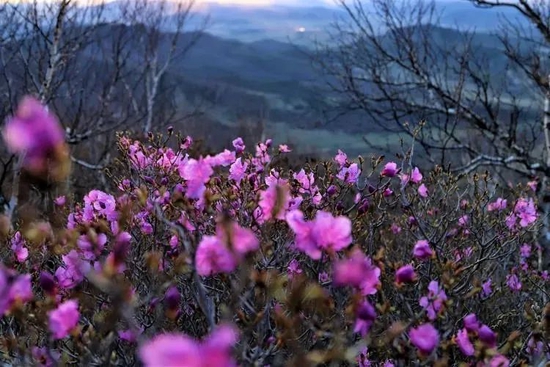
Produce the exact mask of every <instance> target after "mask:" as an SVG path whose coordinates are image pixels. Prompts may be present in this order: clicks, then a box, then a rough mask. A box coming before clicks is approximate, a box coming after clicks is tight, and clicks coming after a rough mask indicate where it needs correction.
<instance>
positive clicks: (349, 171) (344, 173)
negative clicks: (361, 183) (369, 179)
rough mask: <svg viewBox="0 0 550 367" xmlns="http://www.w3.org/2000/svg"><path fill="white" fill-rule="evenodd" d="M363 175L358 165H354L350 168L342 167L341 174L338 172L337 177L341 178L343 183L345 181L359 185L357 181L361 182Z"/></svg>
mask: <svg viewBox="0 0 550 367" xmlns="http://www.w3.org/2000/svg"><path fill="white" fill-rule="evenodd" d="M360 175H361V169H360V168H359V166H358V165H357V163H352V164H351V165H350V166H349V167H342V169H341V170H340V172H338V175H336V177H337V178H339V179H340V180H342V181H345V182H346V183H352V184H354V183H357V180H359V176H360Z"/></svg>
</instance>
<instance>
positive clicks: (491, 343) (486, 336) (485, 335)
mask: <svg viewBox="0 0 550 367" xmlns="http://www.w3.org/2000/svg"><path fill="white" fill-rule="evenodd" d="M477 335H478V336H479V340H481V341H482V342H483V343H485V344H486V345H487V346H488V347H489V348H494V347H495V346H496V345H497V335H496V334H495V333H494V331H493V330H491V328H490V327H489V326H487V325H482V326H481V327H480V328H479V330H478V331H477Z"/></svg>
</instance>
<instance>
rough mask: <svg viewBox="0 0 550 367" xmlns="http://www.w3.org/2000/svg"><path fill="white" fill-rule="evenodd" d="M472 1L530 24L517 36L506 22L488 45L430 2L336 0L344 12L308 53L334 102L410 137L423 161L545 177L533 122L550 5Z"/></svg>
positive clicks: (544, 68)
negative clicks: (324, 41) (445, 22)
mask: <svg viewBox="0 0 550 367" xmlns="http://www.w3.org/2000/svg"><path fill="white" fill-rule="evenodd" d="M473 2H475V3H477V5H478V6H513V7H515V8H516V9H518V10H519V11H520V13H521V14H523V15H524V16H525V17H527V19H528V20H530V22H531V23H530V24H532V25H534V26H535V27H524V28H523V29H521V31H522V32H523V33H522V35H523V36H522V37H519V36H518V32H520V29H519V28H520V27H519V26H515V23H513V22H512V20H509V21H506V20H505V21H504V22H503V25H502V29H500V30H499V34H498V36H499V38H500V40H501V41H502V42H500V44H498V45H497V44H490V45H488V44H483V42H480V39H481V38H479V37H477V35H476V34H475V33H474V32H472V31H469V30H467V29H455V30H451V29H448V28H444V27H441V26H440V25H441V22H440V14H439V13H438V11H437V8H436V4H435V2H433V1H429V0H428V1H423V0H418V1H416V0H411V1H392V0H373V1H371V2H368V4H367V2H363V1H359V0H352V1H345V0H341V6H342V8H343V9H344V10H345V11H346V18H345V19H343V20H342V21H339V22H338V23H337V24H336V25H335V32H334V34H333V37H332V42H331V44H329V45H328V46H326V47H321V48H319V49H318V51H319V52H318V54H317V57H316V60H317V61H318V65H320V66H321V67H322V70H324V71H325V72H326V73H327V74H328V75H329V83H330V86H331V87H332V88H333V90H334V91H336V92H337V93H339V94H340V96H341V97H344V98H342V100H343V101H345V105H344V106H341V107H343V108H344V109H345V110H346V111H350V110H351V111H353V110H355V111H363V112H366V114H367V116H368V117H369V118H370V120H371V121H372V122H373V123H374V124H376V125H377V126H378V127H379V128H380V129H382V130H383V131H386V132H389V133H394V134H403V133H405V134H408V135H410V136H411V137H412V136H413V135H414V138H415V140H416V141H417V143H419V145H420V146H421V147H422V148H423V150H424V152H425V153H426V154H425V156H426V157H428V159H430V160H431V162H432V163H437V164H445V163H449V162H452V163H453V164H454V167H453V168H454V170H456V171H461V172H470V171H472V170H475V169H477V168H479V167H487V166H491V167H499V168H500V169H506V170H511V171H514V172H518V173H520V174H522V175H534V174H537V173H541V174H543V175H549V174H550V164H549V161H548V156H550V154H548V152H546V153H545V152H544V149H543V146H544V141H543V139H541V137H542V136H543V135H544V134H543V132H544V131H545V130H546V129H545V128H544V129H543V125H542V123H541V119H542V111H543V102H544V97H545V95H546V94H547V93H548V82H547V78H546V77H545V75H546V74H547V73H548V71H549V69H548V67H549V65H550V64H549V63H548V62H545V61H542V60H541V58H540V56H541V55H540V54H539V52H540V51H542V50H543V49H546V50H548V46H549V45H550V44H549V42H548V19H549V18H548V9H549V8H550V5H549V4H550V3H548V2H547V1H539V2H538V3H537V5H536V6H535V5H533V7H531V6H530V5H529V4H531V3H534V2H532V1H529V2H528V1H527V0H525V1H519V2H518V1H510V2H509V4H508V5H504V2H503V1H473ZM490 3H492V4H490ZM512 3H517V4H516V5H512ZM512 31H515V32H516V33H517V34H515V35H514V34H513V32H512ZM526 32H530V36H529V37H528V38H526ZM541 36H542V37H541ZM526 60H529V61H530V62H529V63H527V62H526ZM419 121H421V123H422V125H423V128H422V129H421V130H420V132H418V130H417V129H415V128H414V127H415V125H416V123H418V122H419ZM366 138H367V139H368V135H367V136H366Z"/></svg>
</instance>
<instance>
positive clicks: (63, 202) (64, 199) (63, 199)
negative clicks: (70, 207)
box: [54, 196, 67, 206]
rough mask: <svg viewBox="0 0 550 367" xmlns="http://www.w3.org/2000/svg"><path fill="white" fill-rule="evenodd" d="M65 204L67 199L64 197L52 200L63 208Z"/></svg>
mask: <svg viewBox="0 0 550 367" xmlns="http://www.w3.org/2000/svg"><path fill="white" fill-rule="evenodd" d="M66 202H67V199H66V198H65V196H59V197H58V198H56V199H55V200H54V203H55V205H57V206H63V205H65V203H66Z"/></svg>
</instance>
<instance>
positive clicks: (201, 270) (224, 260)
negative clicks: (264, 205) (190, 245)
mask: <svg viewBox="0 0 550 367" xmlns="http://www.w3.org/2000/svg"><path fill="white" fill-rule="evenodd" d="M259 246H260V242H259V241H258V239H257V238H256V236H255V235H254V233H253V232H252V231H251V230H249V229H245V228H242V227H240V226H239V225H238V224H237V223H235V222H232V223H228V224H221V223H220V224H218V225H217V226H216V236H204V237H203V238H202V241H201V242H200V243H199V246H198V248H197V252H196V254H195V266H196V268H197V273H198V274H199V275H203V276H208V275H214V274H217V273H230V272H232V271H233V270H235V268H236V266H237V262H238V261H240V260H242V258H243V257H244V256H245V255H246V254H248V253H249V252H252V251H256V250H257V249H258V248H259Z"/></svg>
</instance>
